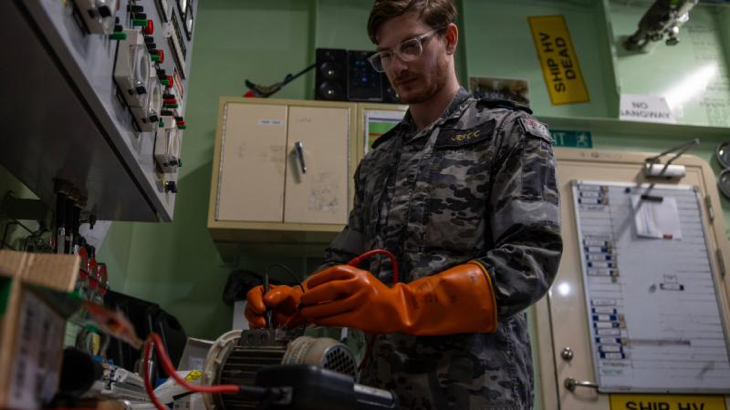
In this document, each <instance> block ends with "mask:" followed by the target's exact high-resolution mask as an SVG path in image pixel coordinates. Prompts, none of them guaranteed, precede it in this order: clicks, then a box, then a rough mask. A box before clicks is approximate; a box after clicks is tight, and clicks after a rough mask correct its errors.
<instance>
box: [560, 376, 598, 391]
mask: <svg viewBox="0 0 730 410" xmlns="http://www.w3.org/2000/svg"><path fill="white" fill-rule="evenodd" d="M563 385H564V386H565V388H566V389H568V390H569V391H575V388H576V387H589V388H591V389H596V390H598V385H597V384H596V383H593V382H589V381H583V380H575V379H574V378H572V377H568V378H567V379H565V382H564V383H563Z"/></svg>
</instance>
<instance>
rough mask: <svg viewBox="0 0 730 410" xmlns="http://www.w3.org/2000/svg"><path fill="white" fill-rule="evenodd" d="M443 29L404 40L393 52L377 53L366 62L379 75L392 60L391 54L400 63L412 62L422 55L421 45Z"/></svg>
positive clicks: (436, 29)
mask: <svg viewBox="0 0 730 410" xmlns="http://www.w3.org/2000/svg"><path fill="white" fill-rule="evenodd" d="M445 28H446V27H439V28H435V29H433V30H431V31H429V32H426V33H423V34H421V35H420V36H417V37H413V38H411V39H408V40H405V41H403V42H402V43H400V44H398V47H396V48H395V49H393V50H384V51H379V52H377V53H375V54H373V55H371V56H370V57H368V61H370V64H371V65H372V66H373V68H374V69H375V71H377V72H379V73H382V72H384V71H385V68H386V67H388V65H390V63H391V61H392V60H393V54H395V55H396V56H398V58H400V59H401V60H402V61H406V62H408V61H413V60H415V59H417V58H418V57H420V56H421V54H423V43H424V42H425V41H426V40H428V38H429V37H431V36H432V35H434V34H435V33H438V32H439V31H442V30H443V29H445Z"/></svg>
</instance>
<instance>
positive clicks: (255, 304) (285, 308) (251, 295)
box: [243, 285, 304, 329]
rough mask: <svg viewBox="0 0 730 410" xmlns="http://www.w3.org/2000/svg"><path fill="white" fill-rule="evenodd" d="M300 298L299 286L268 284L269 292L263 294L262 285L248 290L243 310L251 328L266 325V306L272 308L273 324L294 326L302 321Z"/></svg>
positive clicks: (300, 289) (300, 290)
mask: <svg viewBox="0 0 730 410" xmlns="http://www.w3.org/2000/svg"><path fill="white" fill-rule="evenodd" d="M301 298H302V288H301V286H295V287H290V286H286V285H281V286H275V285H270V286H269V292H268V293H267V294H266V295H264V287H263V286H262V285H259V286H256V287H255V288H253V289H251V290H249V291H248V293H247V294H246V300H247V301H248V303H246V310H245V311H244V312H243V314H244V316H246V319H248V323H249V326H251V328H252V329H258V328H262V327H266V316H265V315H266V308H267V307H268V308H269V309H272V310H273V315H272V316H273V319H274V325H276V326H284V325H287V326H288V327H296V326H299V325H301V324H302V323H303V320H304V319H303V318H302V317H301V316H300V315H299V311H298V307H299V303H300V300H301Z"/></svg>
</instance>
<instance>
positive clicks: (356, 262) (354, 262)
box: [348, 249, 398, 284]
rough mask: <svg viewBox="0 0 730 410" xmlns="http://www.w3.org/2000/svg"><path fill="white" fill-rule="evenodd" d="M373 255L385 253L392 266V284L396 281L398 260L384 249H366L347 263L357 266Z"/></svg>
mask: <svg viewBox="0 0 730 410" xmlns="http://www.w3.org/2000/svg"><path fill="white" fill-rule="evenodd" d="M374 255H385V256H387V257H388V258H389V259H390V264H391V266H392V267H393V284H396V283H398V261H397V260H396V259H395V255H393V254H392V253H390V252H388V251H386V250H385V249H373V250H371V251H367V252H365V253H363V254H362V255H360V256H356V257H354V258H352V260H351V261H350V262H349V263H348V265H350V266H354V267H357V266H358V265H360V262H362V261H363V260H365V259H367V258H369V257H371V256H374Z"/></svg>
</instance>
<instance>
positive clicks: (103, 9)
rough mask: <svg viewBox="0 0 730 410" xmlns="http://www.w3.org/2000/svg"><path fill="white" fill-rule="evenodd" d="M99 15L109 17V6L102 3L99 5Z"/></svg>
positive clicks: (110, 12)
mask: <svg viewBox="0 0 730 410" xmlns="http://www.w3.org/2000/svg"><path fill="white" fill-rule="evenodd" d="M99 15H100V16H101V17H103V18H107V17H111V15H112V11H111V9H110V8H109V6H106V5H104V6H101V7H99Z"/></svg>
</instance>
